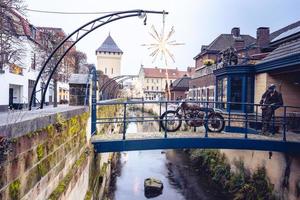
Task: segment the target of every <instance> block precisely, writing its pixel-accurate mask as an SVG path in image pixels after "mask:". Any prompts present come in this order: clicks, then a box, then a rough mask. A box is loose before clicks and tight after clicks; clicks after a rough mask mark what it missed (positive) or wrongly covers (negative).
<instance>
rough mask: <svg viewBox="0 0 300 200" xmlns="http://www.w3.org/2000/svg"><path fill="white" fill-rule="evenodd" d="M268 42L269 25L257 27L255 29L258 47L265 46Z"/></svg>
mask: <svg viewBox="0 0 300 200" xmlns="http://www.w3.org/2000/svg"><path fill="white" fill-rule="evenodd" d="M269 43H270V29H269V27H259V28H258V29H257V31H256V44H257V45H258V47H259V48H265V47H267V46H268V45H269Z"/></svg>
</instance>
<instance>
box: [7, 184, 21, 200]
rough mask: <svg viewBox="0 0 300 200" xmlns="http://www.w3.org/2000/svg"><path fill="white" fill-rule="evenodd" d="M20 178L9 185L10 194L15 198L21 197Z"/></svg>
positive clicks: (14, 199)
mask: <svg viewBox="0 0 300 200" xmlns="http://www.w3.org/2000/svg"><path fill="white" fill-rule="evenodd" d="M20 187H21V183H20V180H15V181H14V182H12V183H11V184H10V185H9V196H10V198H11V199H13V200H18V199H20Z"/></svg>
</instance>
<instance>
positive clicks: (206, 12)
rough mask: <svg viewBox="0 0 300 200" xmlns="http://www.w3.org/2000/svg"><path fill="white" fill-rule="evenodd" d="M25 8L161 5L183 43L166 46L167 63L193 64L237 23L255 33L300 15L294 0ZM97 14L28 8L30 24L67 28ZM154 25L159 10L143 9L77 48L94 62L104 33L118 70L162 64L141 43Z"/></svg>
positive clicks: (66, 6) (90, 2)
mask: <svg viewBox="0 0 300 200" xmlns="http://www.w3.org/2000/svg"><path fill="white" fill-rule="evenodd" d="M26 3H27V5H28V8H29V9H38V10H50V11H65V12H100V11H120V10H131V9H147V10H158V11H162V10H166V11H168V12H169V15H168V16H166V31H168V30H169V29H170V28H171V26H174V27H175V34H174V35H173V39H175V40H176V41H178V42H183V43H185V45H184V46H177V47H175V48H172V49H171V51H172V52H173V53H174V55H175V60H176V62H175V63H171V62H170V66H169V67H172V68H175V67H178V68H179V69H186V67H187V66H194V60H193V57H194V56H195V55H197V54H198V53H199V51H200V49H201V45H207V44H209V43H210V42H211V41H212V40H213V39H215V38H216V37H217V36H218V35H219V34H221V33H230V31H231V28H232V27H235V26H236V27H240V29H241V34H250V35H252V36H254V37H255V35H256V28H257V27H260V26H268V27H270V29H271V32H273V31H275V30H277V29H279V28H281V27H283V26H286V25H288V24H290V23H293V22H296V21H298V20H300V1H299V0H242V1H241V0H226V1H223V0H184V1H183V0H172V1H166V0H151V1H150V0H107V1H103V0H85V1H82V0H80V1H79V0H51V1H41V0H27V1H26ZM99 16H100V15H58V14H41V13H33V12H29V11H28V12H27V17H28V19H29V21H30V23H32V24H34V25H35V26H50V27H61V28H63V29H64V31H65V32H66V33H67V34H68V33H71V32H72V31H73V30H75V29H76V28H78V27H79V26H81V25H83V24H85V23H86V22H88V21H90V20H92V19H95V18H97V17H99ZM152 24H153V25H154V26H155V27H157V29H158V30H160V29H161V26H162V16H160V15H148V20H147V25H146V26H144V25H143V20H141V19H139V18H128V19H123V20H120V21H118V22H113V23H110V24H108V25H105V26H103V27H101V28H99V29H98V30H96V31H94V32H93V33H91V34H89V35H88V36H86V38H85V39H83V40H82V41H80V42H79V43H78V45H77V48H78V49H79V50H81V51H83V52H85V53H86V54H87V56H88V61H89V62H90V63H95V64H96V56H95V50H96V49H97V48H98V47H99V46H100V45H101V43H102V42H103V41H104V40H105V38H106V37H107V35H108V33H109V32H110V33H111V36H112V37H113V39H114V40H115V41H116V43H117V45H118V46H119V47H120V48H121V49H122V50H123V52H124V54H123V58H122V73H123V74H137V73H138V70H139V68H140V65H141V64H143V65H144V66H145V67H154V66H158V67H160V66H163V62H161V61H160V60H159V59H158V60H157V61H156V62H155V63H152V59H151V58H150V56H149V54H150V52H149V51H148V50H147V48H145V47H142V46H141V44H144V43H150V42H153V40H152V38H151V36H150V35H149V33H148V32H149V31H150V27H151V25H152Z"/></svg>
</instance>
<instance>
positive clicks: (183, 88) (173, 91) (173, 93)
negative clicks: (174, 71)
mask: <svg viewBox="0 0 300 200" xmlns="http://www.w3.org/2000/svg"><path fill="white" fill-rule="evenodd" d="M190 80H191V77H189V76H187V75H184V76H183V77H182V78H179V79H176V80H175V81H174V82H173V83H172V84H171V85H170V97H168V99H170V100H181V99H186V98H187V96H188V91H189V82H190ZM166 95H169V92H168V88H167V87H166Z"/></svg>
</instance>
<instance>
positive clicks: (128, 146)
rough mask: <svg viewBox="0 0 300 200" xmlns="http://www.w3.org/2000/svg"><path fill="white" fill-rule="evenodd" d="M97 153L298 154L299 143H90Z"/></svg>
mask: <svg viewBox="0 0 300 200" xmlns="http://www.w3.org/2000/svg"><path fill="white" fill-rule="evenodd" d="M92 143H93V145H94V149H95V151H96V152H97V153H103V152H120V151H139V150H155V149H184V148H200V149H237V150H260V151H277V152H288V153H300V148H299V143H297V142H283V141H274V140H257V139H247V140H245V139H232V138H167V139H164V138H161V139H141V140H114V141H97V140H94V141H92Z"/></svg>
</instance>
